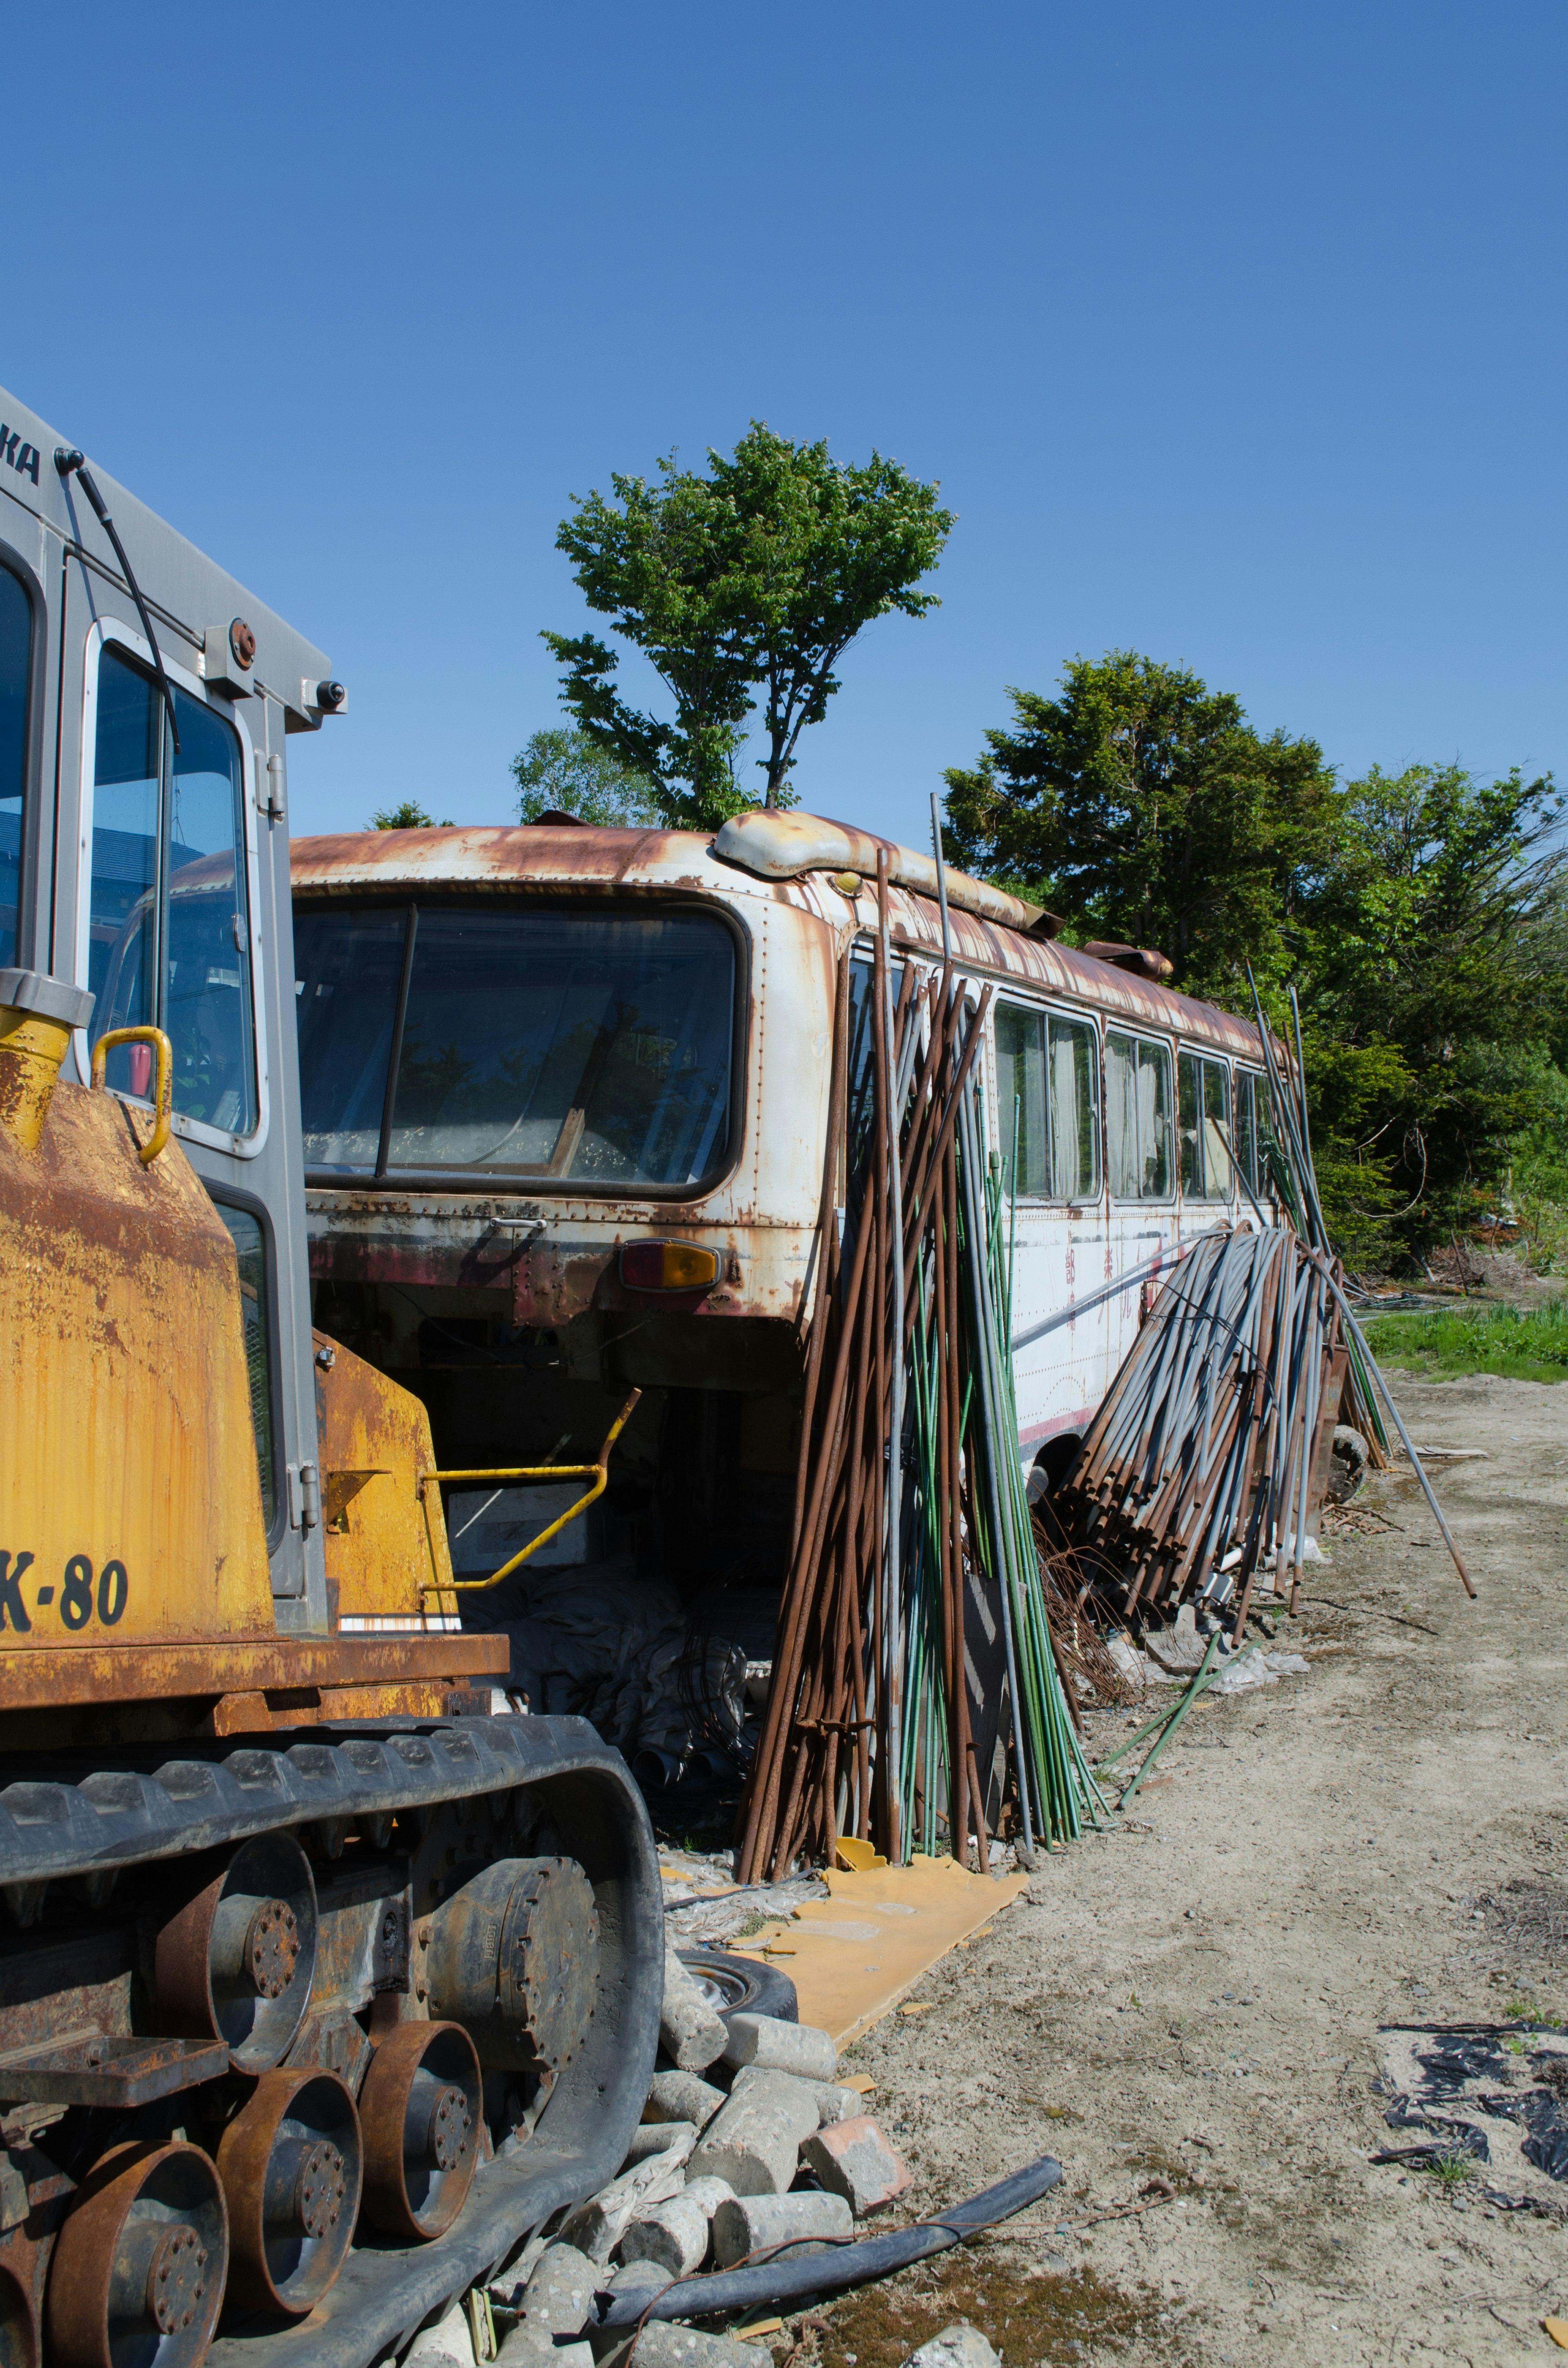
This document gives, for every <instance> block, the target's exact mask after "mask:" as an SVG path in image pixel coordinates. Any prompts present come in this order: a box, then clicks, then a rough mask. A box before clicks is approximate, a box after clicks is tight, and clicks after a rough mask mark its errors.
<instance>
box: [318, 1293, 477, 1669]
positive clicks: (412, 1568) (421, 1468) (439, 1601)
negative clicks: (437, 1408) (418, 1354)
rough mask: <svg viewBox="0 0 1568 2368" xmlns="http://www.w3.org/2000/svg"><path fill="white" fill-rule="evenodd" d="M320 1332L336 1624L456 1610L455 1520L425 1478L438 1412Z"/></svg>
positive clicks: (321, 1424)
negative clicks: (451, 1543) (451, 1535)
mask: <svg viewBox="0 0 1568 2368" xmlns="http://www.w3.org/2000/svg"><path fill="white" fill-rule="evenodd" d="M312 1338H313V1340H314V1342H315V1347H316V1351H317V1353H316V1358H315V1364H314V1372H315V1383H316V1429H317V1441H318V1443H317V1452H318V1454H319V1456H320V1459H321V1474H322V1497H323V1505H324V1511H325V1514H326V1521H325V1528H324V1545H325V1549H326V1576H327V1600H328V1605H329V1609H330V1611H331V1616H332V1620H333V1623H334V1625H336V1624H337V1623H338V1622H340V1621H342V1620H343V1619H345V1618H351V1619H361V1620H362V1619H386V1618H392V1617H398V1616H402V1617H404V1618H407V1619H410V1620H417V1619H418V1618H419V1617H420V1615H421V1614H422V1613H424V1612H426V1611H433V1612H436V1613H437V1614H440V1615H448V1616H449V1615H451V1614H452V1613H454V1612H455V1611H456V1608H457V1607H456V1605H455V1603H454V1602H453V1601H452V1600H451V1597H450V1592H449V1590H450V1588H451V1584H452V1561H451V1555H450V1553H449V1550H448V1545H447V1525H446V1520H445V1519H444V1517H443V1515H442V1511H441V1500H440V1497H439V1495H438V1494H437V1492H436V1491H435V1490H430V1491H429V1492H426V1490H425V1488H424V1486H423V1485H422V1483H423V1475H424V1474H426V1473H428V1472H429V1471H430V1470H431V1468H432V1466H433V1465H434V1463H435V1461H436V1451H435V1448H434V1446H433V1445H432V1443H431V1439H430V1417H429V1416H428V1415H427V1414H426V1411H425V1408H424V1406H422V1405H421V1404H420V1402H419V1400H418V1399H417V1398H416V1397H414V1396H412V1395H410V1394H409V1392H408V1391H407V1390H403V1389H400V1388H399V1387H398V1385H397V1383H395V1382H392V1381H389V1380H388V1379H387V1377H386V1375H385V1374H384V1373H379V1372H377V1371H376V1368H375V1367H374V1366H373V1365H369V1364H367V1363H366V1362H365V1360H364V1359H363V1358H361V1357H356V1356H355V1355H353V1353H352V1352H351V1351H350V1350H349V1349H345V1348H343V1347H342V1346H341V1345H340V1344H339V1343H338V1342H336V1341H334V1340H329V1338H327V1336H326V1334H325V1333H324V1332H317V1333H315V1334H313V1335H312ZM329 1350H330V1352H331V1361H330V1362H328V1361H326V1357H325V1354H324V1352H326V1351H329ZM411 1674H412V1672H411Z"/></svg>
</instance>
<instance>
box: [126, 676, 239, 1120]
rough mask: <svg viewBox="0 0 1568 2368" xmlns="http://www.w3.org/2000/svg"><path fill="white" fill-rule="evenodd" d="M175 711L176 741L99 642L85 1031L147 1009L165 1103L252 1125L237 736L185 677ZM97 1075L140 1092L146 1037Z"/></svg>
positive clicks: (152, 690) (144, 1083)
mask: <svg viewBox="0 0 1568 2368" xmlns="http://www.w3.org/2000/svg"><path fill="white" fill-rule="evenodd" d="M175 712H176V715H177V717H178V719H179V739H180V745H179V751H178V754H177V755H176V752H175V748H174V743H173V739H172V736H171V735H170V734H169V733H168V731H167V728H166V723H165V712H164V707H163V703H162V700H161V699H160V697H159V694H158V690H157V688H156V685H155V684H154V683H153V681H152V679H151V677H148V676H146V675H144V674H142V672H141V671H140V669H139V668H138V667H136V666H131V665H130V664H129V663H128V662H127V661H126V660H125V659H124V658H122V657H120V656H119V655H118V653H117V652H116V651H114V650H113V649H106V650H105V651H104V653H103V655H102V657H101V659H100V661H99V665H98V712H97V740H96V743H95V751H94V768H93V851H92V866H91V869H92V881H91V887H90V892H89V904H88V930H87V936H88V946H87V985H89V986H90V987H91V988H92V990H93V992H94V994H95V995H96V996H97V1004H96V1006H95V1008H94V1011H93V1033H94V1035H95V1037H97V1036H101V1035H105V1034H107V1033H108V1030H110V1029H111V1028H131V1027H144V1026H146V1025H147V1024H148V1023H149V1022H152V1023H155V1024H156V1025H157V1026H158V1027H160V1028H162V1029H164V1030H165V1031H166V1033H167V1035H168V1038H169V1042H170V1043H171V1045H172V1047H173V1049H174V1106H175V1108H176V1110H179V1111H180V1112H181V1113H182V1114H183V1115H184V1116H185V1117H187V1118H191V1119H199V1120H200V1121H201V1122H202V1123H203V1124H204V1125H206V1126H211V1127H217V1128H220V1129H221V1130H222V1132H223V1133H227V1134H249V1133H252V1132H253V1131H254V1129H255V1127H256V1121H257V1118H258V1114H259V1112H258V1101H257V1088H256V1036H255V1017H254V1013H255V1007H254V998H253V995H252V982H251V959H250V926H249V901H248V896H247V893H246V880H245V860H244V855H245V845H244V771H243V768H242V765H241V760H240V746H239V742H238V740H237V739H236V738H235V735H234V734H233V731H232V730H231V729H230V727H229V725H228V724H227V723H224V721H223V720H222V717H221V716H219V715H216V714H214V713H213V712H212V710H211V709H210V708H208V707H205V706H203V705H202V703H201V702H200V700H195V699H189V698H187V695H186V694H185V692H184V691H182V690H176V693H175ZM165 856H166V864H167V882H166V905H165V886H164V884H163V882H161V881H160V867H161V863H162V862H163V860H164V859H165ZM108 1081H109V1083H110V1085H111V1086H114V1087H117V1088H118V1089H119V1091H120V1092H122V1093H134V1094H142V1095H145V1094H147V1093H148V1092H149V1091H150V1089H151V1084H152V1054H151V1051H150V1049H149V1048H148V1047H147V1046H145V1045H140V1044H133V1045H130V1046H124V1047H121V1048H119V1050H117V1051H116V1052H115V1053H111V1055H110V1058H109V1065H108Z"/></svg>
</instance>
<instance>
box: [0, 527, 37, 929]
mask: <svg viewBox="0 0 1568 2368" xmlns="http://www.w3.org/2000/svg"><path fill="white" fill-rule="evenodd" d="M32 658H33V609H32V602H31V601H30V600H29V599H28V596H27V593H26V591H25V589H24V588H23V586H22V583H21V579H20V578H19V577H18V576H16V575H13V574H12V573H11V570H10V569H9V568H8V567H0V970H9V969H10V968H11V966H12V964H13V963H14V962H16V959H17V907H18V905H19V904H20V901H21V880H22V804H23V796H24V792H25V791H26V788H27V770H28V691H29V688H30V684H31V677H32Z"/></svg>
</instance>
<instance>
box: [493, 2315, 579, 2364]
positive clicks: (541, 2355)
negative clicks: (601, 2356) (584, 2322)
mask: <svg viewBox="0 0 1568 2368" xmlns="http://www.w3.org/2000/svg"><path fill="white" fill-rule="evenodd" d="M495 2359H496V2368H500V2362H502V2361H503V2360H504V2361H505V2362H506V2368H594V2347H593V2345H592V2344H591V2343H557V2342H556V2341H555V2340H554V2339H553V2337H551V2336H549V2335H547V2334H546V2333H545V2331H544V2329H543V2328H542V2327H529V2326H528V2324H527V2323H526V2322H525V2321H523V2320H519V2321H518V2323H517V2326H516V2327H515V2328H513V2329H512V2332H511V2333H510V2335H508V2336H507V2338H506V2341H505V2342H504V2343H503V2344H502V2346H501V2349H500V2351H498V2352H497V2353H496V2355H495Z"/></svg>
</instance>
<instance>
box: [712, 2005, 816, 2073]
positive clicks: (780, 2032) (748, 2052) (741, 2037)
mask: <svg viewBox="0 0 1568 2368" xmlns="http://www.w3.org/2000/svg"><path fill="white" fill-rule="evenodd" d="M724 2061H725V2063H726V2064H733V2065H735V2066H741V2065H744V2064H755V2065H756V2068H757V2070H758V2071H759V2072H793V2073H794V2074H795V2076H796V2077H797V2078H799V2079H801V2080H831V2079H832V2078H834V2076H835V2073H836V2072H837V2070H838V2050H837V2048H836V2047H835V2045H834V2044H833V2042H832V2040H831V2039H830V2038H829V2037H828V2035H827V2033H826V2032H825V2031H814V2030H813V2029H812V2025H811V2024H810V2023H809V2022H780V2021H778V2017H777V2016H775V2015H771V2014H733V2015H732V2016H731V2017H730V2035H729V2038H728V2040H727V2041H726V2043H725V2046H724Z"/></svg>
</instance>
